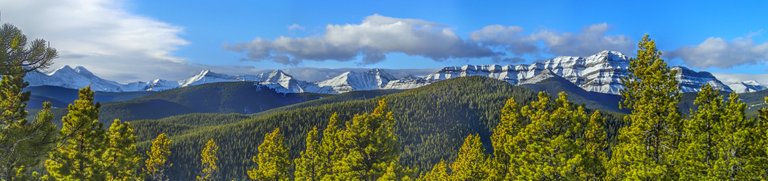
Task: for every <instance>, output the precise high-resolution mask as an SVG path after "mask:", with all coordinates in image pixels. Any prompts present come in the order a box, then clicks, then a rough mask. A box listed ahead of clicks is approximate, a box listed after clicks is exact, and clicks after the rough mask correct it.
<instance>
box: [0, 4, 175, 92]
mask: <svg viewBox="0 0 768 181" xmlns="http://www.w3.org/2000/svg"><path fill="white" fill-rule="evenodd" d="M124 6H125V5H124V2H123V1H112V0H24V1H0V7H2V21H3V23H11V24H13V25H15V26H17V27H19V28H21V29H22V31H24V33H25V34H27V35H28V37H29V38H43V39H45V40H47V41H49V42H50V43H51V46H52V47H54V48H56V49H58V50H59V53H60V58H59V59H57V60H56V61H55V63H56V65H55V67H56V66H61V65H65V64H67V65H84V66H86V67H88V68H89V69H94V70H93V72H95V73H97V74H99V75H102V76H103V77H105V78H110V79H116V80H118V81H128V80H136V79H142V80H145V79H151V78H156V77H158V76H166V77H171V78H175V77H179V76H180V75H178V71H174V70H170V69H173V68H176V69H183V68H180V67H184V66H188V65H189V64H186V63H184V62H185V61H184V59H183V58H181V57H177V56H174V55H173V52H174V51H175V50H177V49H178V48H179V47H180V46H183V45H186V44H188V43H189V42H187V41H186V40H184V39H183V38H181V37H180V36H179V34H180V33H182V28H181V27H177V26H174V25H171V24H168V23H165V22H162V21H159V20H155V19H152V18H148V17H144V16H140V15H136V14H133V13H131V12H128V11H126V10H125V7H124ZM163 66H169V67H163ZM171 67H172V68H171ZM166 70H167V71H166ZM127 75H130V76H127Z"/></svg>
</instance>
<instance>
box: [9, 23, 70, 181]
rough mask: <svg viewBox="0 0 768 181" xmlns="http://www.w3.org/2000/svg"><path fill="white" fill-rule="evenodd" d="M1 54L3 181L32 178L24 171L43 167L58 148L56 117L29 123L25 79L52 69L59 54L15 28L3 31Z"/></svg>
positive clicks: (28, 94) (27, 94)
mask: <svg viewBox="0 0 768 181" xmlns="http://www.w3.org/2000/svg"><path fill="white" fill-rule="evenodd" d="M0 52H1V53H0V77H2V80H1V81H0V153H2V154H0V180H14V179H15V178H14V177H15V176H16V175H19V176H22V177H26V176H27V175H29V174H30V173H28V172H26V171H25V170H30V169H22V168H31V167H37V166H39V165H40V163H41V160H44V159H45V157H46V156H47V153H48V151H50V150H51V149H52V146H55V143H56V137H55V136H56V135H57V132H56V129H55V128H56V127H55V125H53V123H52V122H51V121H52V119H53V117H50V119H47V118H48V117H47V116H42V117H41V116H40V115H38V119H36V121H35V122H32V123H30V122H28V121H27V120H26V118H27V114H28V113H27V111H26V110H25V109H26V107H27V102H28V101H29V98H30V92H28V91H24V88H25V87H27V85H28V84H27V83H26V82H25V81H24V76H25V75H26V73H27V72H31V71H35V70H37V69H45V68H47V67H48V66H50V65H51V64H52V63H53V59H55V58H56V57H57V53H56V49H53V48H50V47H48V44H47V42H46V41H45V40H42V39H38V40H33V41H29V42H28V41H27V37H26V36H25V35H24V34H23V33H22V32H21V30H20V29H19V28H16V27H15V26H13V25H11V24H4V25H2V27H0ZM48 107H49V108H48V109H50V105H49V106H48ZM40 114H45V113H42V112H41V113H40ZM40 118H46V119H42V120H41V119H40ZM20 171H21V172H20Z"/></svg>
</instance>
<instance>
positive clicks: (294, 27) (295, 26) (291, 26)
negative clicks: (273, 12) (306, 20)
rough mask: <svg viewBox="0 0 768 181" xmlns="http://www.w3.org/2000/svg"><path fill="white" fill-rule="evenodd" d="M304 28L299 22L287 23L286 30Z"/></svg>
mask: <svg viewBox="0 0 768 181" xmlns="http://www.w3.org/2000/svg"><path fill="white" fill-rule="evenodd" d="M300 30H304V26H301V25H300V24H295V23H294V24H291V25H288V31H300Z"/></svg>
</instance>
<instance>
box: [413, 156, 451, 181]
mask: <svg viewBox="0 0 768 181" xmlns="http://www.w3.org/2000/svg"><path fill="white" fill-rule="evenodd" d="M450 179H451V177H450V174H449V173H448V165H447V164H445V161H444V160H440V162H438V163H437V164H435V165H434V166H432V170H430V171H429V172H427V173H426V174H425V175H424V176H423V177H422V178H419V179H418V180H423V181H432V180H450Z"/></svg>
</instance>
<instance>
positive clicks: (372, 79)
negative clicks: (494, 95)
mask: <svg viewBox="0 0 768 181" xmlns="http://www.w3.org/2000/svg"><path fill="white" fill-rule="evenodd" d="M629 61H630V58H629V57H628V56H626V55H624V54H622V53H621V52H617V51H601V52H598V53H597V54H594V55H590V56H586V57H579V56H559V57H555V58H552V59H548V60H544V61H541V62H536V63H532V64H517V65H464V66H455V67H445V68H442V69H440V70H438V71H436V72H434V73H431V74H428V75H426V76H421V77H419V76H414V75H405V76H402V77H395V76H393V75H391V74H389V73H388V72H386V71H384V70H383V69H369V70H352V71H346V72H343V73H341V74H339V75H337V76H335V77H332V78H329V79H325V80H320V81H313V82H310V81H303V80H298V79H296V78H294V77H293V76H291V75H289V74H287V73H286V72H284V71H282V70H272V71H266V72H263V73H259V74H256V75H227V74H220V73H215V72H212V71H210V70H202V71H201V72H200V73H198V74H196V75H194V76H192V77H189V78H187V79H183V80H177V81H172V80H164V79H155V80H152V81H147V82H143V81H140V82H132V83H127V84H121V83H118V82H116V81H110V80H106V79H102V78H100V77H98V76H96V75H94V74H93V73H91V72H90V71H88V70H87V69H86V68H85V67H81V66H78V67H74V68H72V67H70V66H64V67H61V68H59V69H57V70H55V71H53V72H50V73H43V72H37V71H33V72H30V73H29V74H28V75H27V77H26V80H27V81H28V82H29V83H30V86H58V87H64V88H71V89H78V88H81V87H84V86H87V85H91V88H92V89H94V90H95V91H101V92H140V91H165V90H170V89H176V88H181V87H188V86H194V85H202V84H209V83H218V82H254V83H256V84H259V85H263V86H266V87H268V88H271V89H274V90H275V91H276V92H278V93H305V92H306V93H321V94H338V93H345V92H351V91H362V90H387V89H412V88H417V87H421V86H424V85H428V84H431V83H434V82H438V81H442V80H446V79H451V78H456V77H467V76H484V77H490V78H494V79H499V80H503V81H506V82H508V83H510V84H512V85H522V84H533V83H536V82H538V81H541V80H543V79H544V78H548V77H552V76H558V77H562V78H563V79H565V80H567V81H568V82H570V83H573V84H574V85H576V86H578V87H579V88H581V89H583V90H585V91H589V92H597V93H607V94H619V92H620V90H621V89H623V88H624V85H623V84H622V83H621V78H622V77H624V76H626V75H627V74H628V70H627V69H628V67H629ZM672 69H674V70H676V71H677V72H678V74H677V76H676V78H677V79H678V81H679V82H680V91H681V92H697V91H699V89H700V87H702V86H703V85H704V84H710V85H712V86H713V87H714V88H716V89H718V90H721V91H724V92H733V91H735V92H737V93H742V92H756V91H761V90H764V89H766V87H765V86H763V85H761V84H760V83H758V82H756V81H745V82H740V83H731V84H729V85H726V84H724V83H723V82H721V81H720V80H718V79H717V78H716V77H715V76H713V75H712V74H711V73H709V72H704V71H700V72H699V71H694V70H691V69H689V68H686V67H682V66H676V67H673V68H672ZM537 77H538V78H537Z"/></svg>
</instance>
